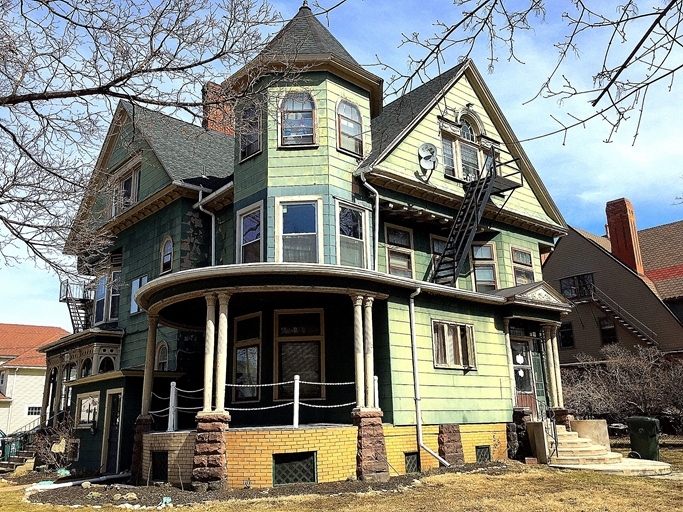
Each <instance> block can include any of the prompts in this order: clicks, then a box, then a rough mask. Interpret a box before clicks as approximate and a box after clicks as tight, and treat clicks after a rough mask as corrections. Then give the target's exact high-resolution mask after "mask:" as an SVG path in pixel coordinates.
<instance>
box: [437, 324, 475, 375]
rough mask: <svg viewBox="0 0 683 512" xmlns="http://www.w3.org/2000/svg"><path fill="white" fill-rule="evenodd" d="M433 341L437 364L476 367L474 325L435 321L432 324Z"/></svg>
mask: <svg viewBox="0 0 683 512" xmlns="http://www.w3.org/2000/svg"><path fill="white" fill-rule="evenodd" d="M432 343H433V351H434V352H433V353H434V365H435V366H437V367H439V366H444V367H457V368H474V367H476V361H475V352H474V328H473V326H471V325H466V324H457V323H448V322H437V321H435V322H433V324H432Z"/></svg>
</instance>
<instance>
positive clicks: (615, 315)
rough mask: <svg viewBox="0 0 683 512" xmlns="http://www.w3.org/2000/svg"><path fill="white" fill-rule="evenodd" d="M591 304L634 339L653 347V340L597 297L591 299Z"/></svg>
mask: <svg viewBox="0 0 683 512" xmlns="http://www.w3.org/2000/svg"><path fill="white" fill-rule="evenodd" d="M593 302H594V303H595V305H596V306H597V307H599V308H600V310H601V311H603V312H604V313H605V314H606V315H607V316H608V317H610V318H612V319H613V320H614V321H616V322H619V323H620V324H621V325H622V326H624V328H625V329H626V330H628V331H629V332H631V333H632V334H633V335H634V336H635V337H636V338H638V339H639V340H641V341H642V342H644V343H647V344H648V345H653V344H654V340H652V338H650V337H649V336H647V335H645V334H644V333H643V332H642V331H641V330H640V329H638V328H637V327H636V326H634V325H633V324H632V323H631V322H629V321H628V320H626V319H625V318H624V317H623V316H621V315H620V314H619V313H617V312H616V311H614V310H613V309H612V308H610V307H609V306H608V305H607V304H606V303H605V302H603V301H602V300H600V299H599V298H598V297H594V298H593Z"/></svg>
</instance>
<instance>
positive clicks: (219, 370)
mask: <svg viewBox="0 0 683 512" xmlns="http://www.w3.org/2000/svg"><path fill="white" fill-rule="evenodd" d="M229 300H230V294H229V293H219V294H218V343H217V345H216V382H215V383H214V384H215V386H216V409H215V411H216V412H223V411H225V377H226V375H227V371H228V370H227V366H228V301H229Z"/></svg>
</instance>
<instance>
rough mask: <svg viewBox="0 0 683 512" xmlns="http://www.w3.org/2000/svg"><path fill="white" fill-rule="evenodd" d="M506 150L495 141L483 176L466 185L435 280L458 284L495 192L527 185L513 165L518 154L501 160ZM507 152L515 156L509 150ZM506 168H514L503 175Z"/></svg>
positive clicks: (435, 273)
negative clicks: (500, 156) (486, 209)
mask: <svg viewBox="0 0 683 512" xmlns="http://www.w3.org/2000/svg"><path fill="white" fill-rule="evenodd" d="M502 152H503V151H502V150H501V149H500V148H498V147H494V146H493V145H491V148H490V153H489V154H488V155H487V157H486V162H485V163H484V167H483V169H482V170H481V171H480V172H479V176H478V177H476V176H475V178H474V179H473V180H471V181H469V182H466V183H465V184H464V185H463V188H464V190H465V197H464V198H463V200H462V203H461V204H460V208H459V210H458V213H457V214H456V216H455V218H454V220H453V226H452V228H451V232H450V234H449V235H448V239H447V240H446V244H445V247H444V251H443V253H442V254H441V255H440V256H439V257H438V259H437V261H436V264H435V266H434V273H433V275H432V282H434V283H437V284H444V285H449V286H455V283H456V281H457V279H458V276H459V275H460V272H461V271H462V268H463V266H464V264H465V261H466V260H467V257H468V254H469V251H470V247H472V242H473V240H474V235H475V234H476V233H477V228H478V227H479V223H480V222H481V219H482V217H483V215H484V210H485V208H486V204H487V203H488V202H489V198H490V197H491V194H502V193H503V192H507V191H508V190H513V189H515V188H519V187H521V186H522V185H523V183H522V179H523V178H522V173H521V172H520V171H519V170H518V169H517V168H516V167H513V166H512V165H511V164H512V163H513V162H515V161H516V160H517V158H511V159H510V160H508V161H505V162H500V161H499V155H500V153H502ZM505 154H506V155H508V156H510V157H512V155H510V154H509V153H505ZM503 169H508V170H511V171H510V172H508V173H507V174H506V175H503V172H502V171H503Z"/></svg>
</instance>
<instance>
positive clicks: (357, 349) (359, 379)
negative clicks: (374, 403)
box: [351, 295, 365, 409]
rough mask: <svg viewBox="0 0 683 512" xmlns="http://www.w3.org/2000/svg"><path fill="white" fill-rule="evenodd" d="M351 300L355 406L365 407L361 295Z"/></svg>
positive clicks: (352, 297)
mask: <svg viewBox="0 0 683 512" xmlns="http://www.w3.org/2000/svg"><path fill="white" fill-rule="evenodd" d="M351 301H352V302H353V360H354V363H355V368H356V379H355V380H356V408H358V409H360V408H362V407H365V394H364V387H365V386H364V385H365V362H364V360H363V297H362V296H361V295H353V296H351Z"/></svg>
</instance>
